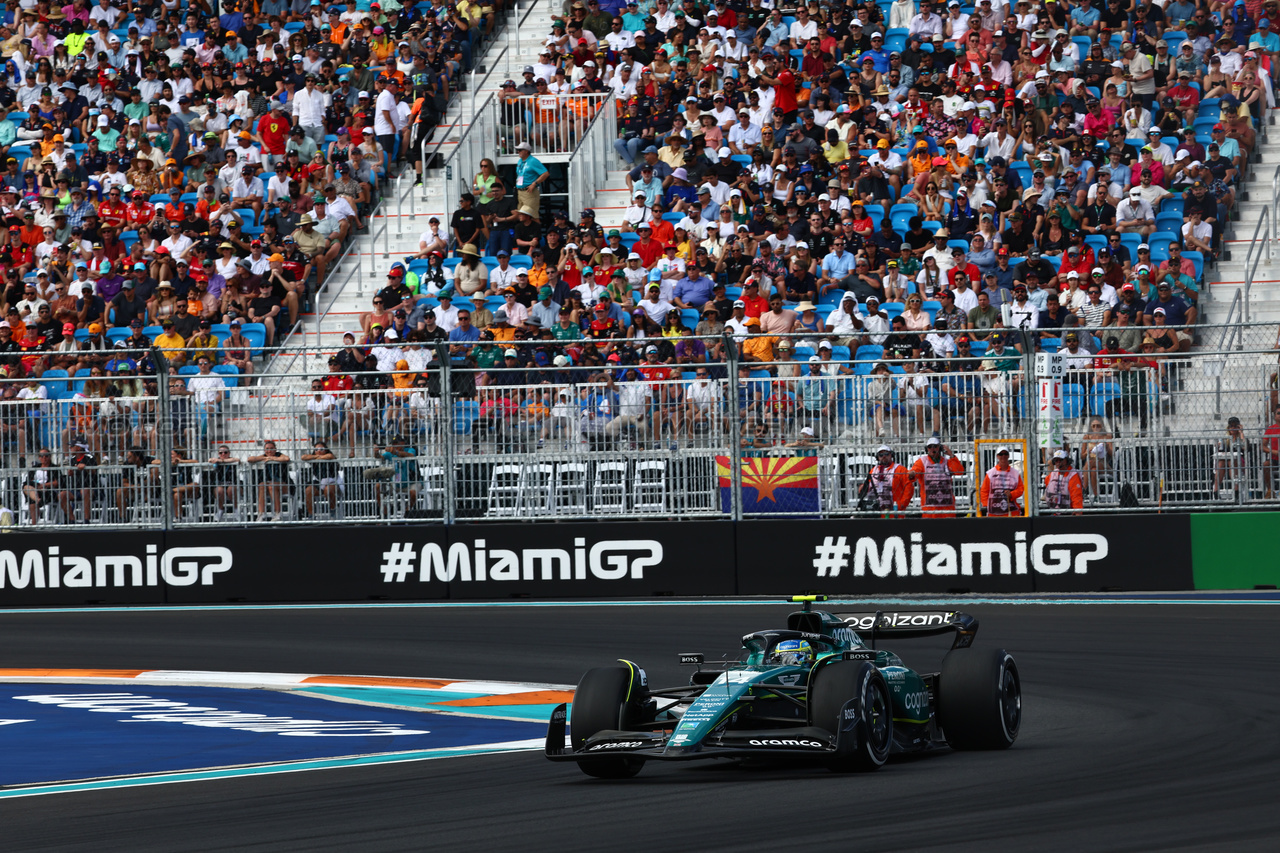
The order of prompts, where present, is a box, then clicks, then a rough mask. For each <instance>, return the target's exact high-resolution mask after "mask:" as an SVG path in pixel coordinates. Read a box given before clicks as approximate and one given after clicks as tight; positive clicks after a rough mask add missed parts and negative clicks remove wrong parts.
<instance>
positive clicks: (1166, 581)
mask: <svg viewBox="0 0 1280 853" xmlns="http://www.w3.org/2000/svg"><path fill="white" fill-rule="evenodd" d="M1034 528H1035V534H1036V539H1035V543H1034V544H1035V545H1036V547H1037V548H1040V549H1042V551H1043V556H1037V555H1035V554H1033V557H1035V558H1036V559H1040V560H1042V562H1043V563H1045V564H1047V565H1049V566H1051V567H1052V568H1053V569H1054V570H1055V571H1054V572H1053V573H1047V572H1044V571H1040V572H1038V573H1037V574H1036V575H1035V583H1036V591H1037V592H1096V591H1098V590H1104V589H1116V590H1136V591H1161V590H1179V589H1195V581H1194V579H1193V576H1192V571H1191V516H1190V515H1185V514H1184V515H1163V514H1162V515H1105V516H1103V515H1091V516H1083V517H1074V518H1071V517H1050V516H1045V517H1042V518H1037V519H1035V521H1034ZM1090 537H1092V538H1091V539H1090ZM1062 549H1065V551H1064V550H1062ZM1065 552H1070V553H1071V554H1072V562H1071V565H1070V567H1069V570H1068V567H1067V566H1066V565H1065V560H1064V558H1063V556H1062V555H1063V553H1065ZM1081 555H1084V557H1085V559H1084V560H1081Z"/></svg>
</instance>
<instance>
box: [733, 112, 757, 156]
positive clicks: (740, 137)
mask: <svg viewBox="0 0 1280 853" xmlns="http://www.w3.org/2000/svg"><path fill="white" fill-rule="evenodd" d="M744 119H745V121H744ZM729 143H730V144H731V145H732V146H733V147H734V148H735V149H737V153H739V154H749V153H751V146H756V145H759V144H760V125H758V124H756V123H755V121H754V120H752V118H751V111H750V110H747V109H742V110H739V111H738V123H737V124H735V125H734V126H733V127H731V128H729Z"/></svg>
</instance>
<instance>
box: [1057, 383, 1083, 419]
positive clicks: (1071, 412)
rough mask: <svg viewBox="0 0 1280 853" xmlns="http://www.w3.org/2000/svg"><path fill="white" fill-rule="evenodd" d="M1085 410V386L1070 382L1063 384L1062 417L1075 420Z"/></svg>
mask: <svg viewBox="0 0 1280 853" xmlns="http://www.w3.org/2000/svg"><path fill="white" fill-rule="evenodd" d="M1083 412H1084V386H1083V385H1080V384H1079V383H1076V382H1068V383H1066V384H1064V385H1063V386H1062V417H1064V418H1066V419H1067V420H1075V419H1076V418H1078V417H1080V415H1081V414H1083Z"/></svg>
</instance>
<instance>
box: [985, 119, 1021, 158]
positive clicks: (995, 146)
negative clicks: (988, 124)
mask: <svg viewBox="0 0 1280 853" xmlns="http://www.w3.org/2000/svg"><path fill="white" fill-rule="evenodd" d="M1001 122H1002V123H1001V124H1000V126H999V127H997V128H996V129H995V130H993V131H991V132H990V133H988V134H987V135H986V136H984V137H982V141H980V142H979V143H978V144H979V145H980V146H982V151H983V155H982V156H983V158H984V159H985V160H987V161H988V162H990V160H991V158H992V157H1003V158H1004V159H1005V160H1008V159H1009V158H1010V157H1011V156H1013V147H1014V144H1015V142H1016V140H1015V139H1014V138H1013V136H1012V135H1010V134H1009V133H1008V131H1007V129H1006V128H1007V126H1006V125H1005V124H1004V123H1003V119H1001Z"/></svg>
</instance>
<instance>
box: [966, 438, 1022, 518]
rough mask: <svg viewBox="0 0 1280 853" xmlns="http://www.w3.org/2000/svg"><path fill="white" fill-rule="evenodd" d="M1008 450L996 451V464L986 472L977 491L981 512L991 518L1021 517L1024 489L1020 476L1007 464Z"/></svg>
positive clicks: (1003, 448)
mask: <svg viewBox="0 0 1280 853" xmlns="http://www.w3.org/2000/svg"><path fill="white" fill-rule="evenodd" d="M1009 455H1010V454H1009V448H1007V447H1001V448H998V449H997V450H996V464H995V465H994V466H993V467H991V468H989V469H988V470H987V473H986V474H985V475H984V476H983V478H982V486H981V487H980V489H979V491H978V499H979V506H980V507H981V512H982V514H983V515H986V516H988V517H991V518H998V517H1012V516H1020V515H1022V505H1021V504H1019V503H1018V499H1019V498H1020V497H1022V494H1023V491H1024V490H1025V487H1024V486H1023V483H1022V474H1021V473H1019V472H1018V469H1016V468H1014V467H1013V466H1012V465H1010V464H1009Z"/></svg>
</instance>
